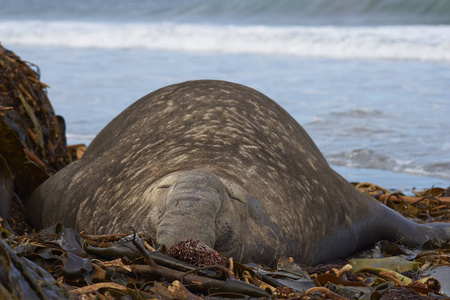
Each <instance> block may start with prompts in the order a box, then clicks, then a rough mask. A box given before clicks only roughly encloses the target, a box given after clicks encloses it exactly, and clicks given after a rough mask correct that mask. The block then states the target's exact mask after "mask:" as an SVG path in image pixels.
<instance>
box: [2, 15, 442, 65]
mask: <svg viewBox="0 0 450 300" xmlns="http://www.w3.org/2000/svg"><path fill="white" fill-rule="evenodd" d="M0 40H1V41H2V42H3V43H4V44H5V45H6V44H15V45H27V46H56V47H73V48H104V49H130V48H133V49H134V48H137V49H149V50H170V51H194V52H213V53H249V54H267V55H294V56H307V57H329V58H372V59H394V60H435V61H450V26H379V27H336V26H317V27H311V26H232V25H204V24H192V23H182V24H180V23H114V22H76V21H4V22H0Z"/></svg>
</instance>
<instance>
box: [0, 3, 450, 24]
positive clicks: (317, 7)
mask: <svg viewBox="0 0 450 300" xmlns="http://www.w3.org/2000/svg"><path fill="white" fill-rule="evenodd" d="M0 7H2V9H1V10H0V17H2V18H3V19H4V18H9V19H14V18H15V19H17V17H20V18H38V19H41V20H55V19H60V20H62V19H64V20H75V19H78V20H79V19H82V20H85V21H86V20H106V19H109V20H116V21H117V20H122V21H124V20H125V21H126V20H139V21H144V22H149V21H155V20H156V21H167V20H170V21H177V22H213V23H217V22H220V23H227V24H230V23H232V24H262V25H269V24H271V25H274V24H281V25H287V24H290V25H319V24H321V25H337V24H339V25H342V24H344V25H358V24H359V25H374V24H375V25H382V24H384V25H399V24H403V25H411V24H421V25H425V24H450V1H448V0H365V1H361V0H339V1H336V0H315V1H314V0H312V1H311V0H283V1H273V0H246V1H242V0H227V1H223V0H171V1H160V0H147V1H123V0H108V1H91V0H78V1H71V0H40V1H35V0H14V1H11V0H0Z"/></svg>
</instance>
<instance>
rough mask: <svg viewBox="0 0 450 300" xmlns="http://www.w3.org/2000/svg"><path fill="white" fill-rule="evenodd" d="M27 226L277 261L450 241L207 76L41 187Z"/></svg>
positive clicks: (160, 95)
mask: <svg viewBox="0 0 450 300" xmlns="http://www.w3.org/2000/svg"><path fill="white" fill-rule="evenodd" d="M28 219H29V221H30V222H31V223H32V224H33V225H34V226H36V227H43V226H48V225H51V224H53V223H55V222H62V223H64V224H65V225H66V226H69V227H73V228H76V229H77V230H85V231H86V232H89V233H92V234H106V233H114V232H124V231H126V230H128V228H129V227H130V226H133V227H135V228H136V229H137V230H138V231H146V232H148V233H150V234H151V235H152V237H153V238H154V239H156V241H157V243H158V244H160V245H162V244H164V245H166V246H170V245H172V244H173V243H175V242H177V241H180V240H184V239H186V238H189V237H192V238H195V239H201V240H203V241H204V242H206V243H207V244H208V245H209V246H211V247H214V248H215V249H217V250H219V251H222V252H223V253H224V254H225V255H227V256H233V257H234V258H235V259H237V260H241V261H248V260H253V261H257V262H261V263H265V264H269V265H271V264H274V263H275V262H276V260H277V259H278V258H279V257H280V256H283V255H287V256H292V257H294V258H295V260H296V261H297V262H301V263H305V264H318V263H322V262H326V261H332V260H334V259H337V258H342V257H345V256H348V255H350V254H351V253H353V252H354V251H356V250H358V249H361V248H363V247H366V246H369V245H371V244H372V243H374V242H376V241H378V240H380V239H388V240H402V241H403V242H405V243H412V244H417V243H419V242H422V241H425V240H427V239H429V238H431V237H441V238H447V237H449V236H450V230H449V227H448V226H446V225H430V226H424V225H418V224H415V223H413V222H410V221H408V220H406V219H404V218H403V217H401V216H400V215H398V214H397V213H395V212H394V211H392V210H390V209H389V208H387V207H385V206H383V205H381V204H379V203H378V202H377V201H375V200H374V199H372V198H371V197H369V196H367V195H364V194H363V193H360V192H359V191H357V190H356V189H355V188H354V187H353V186H352V185H351V184H350V183H348V182H347V181H346V180H345V179H343V178H342V177H341V176H339V175H338V174H337V173H335V172H334V171H333V170H332V169H331V168H330V167H329V165H328V163H327V162H326V161H325V159H324V157H323V156H322V154H321V153H320V151H319V149H318V148H317V147H316V145H315V144H314V142H313V141H312V140H311V138H310V137H309V136H308V134H307V133H306V132H305V131H304V130H303V128H302V127H301V126H300V125H299V124H298V123H297V122H296V121H295V120H294V119H293V118H292V117H291V116H290V115H289V114H288V113H287V112H286V111H285V110H283V109H282V108H281V107H280V106H279V105H277V104H276V103H275V102H274V101H272V100H271V99H269V98H268V97H266V96H264V95H263V94H261V93H259V92H257V91H255V90H253V89H250V88H248V87H245V86H242V85H238V84H234V83H229V82H222V81H207V80H204V81H191V82H185V83H181V84H176V85H172V86H168V87H165V88H162V89H160V90H157V91H155V92H153V93H151V94H149V95H147V96H145V97H143V98H142V99H140V100H139V101H137V102H136V103H134V104H133V105H131V106H130V107H129V108H127V109H126V110H125V111H124V112H122V113H121V114H120V115H119V116H118V117H116V118H115V119H114V120H113V121H112V122H111V123H109V124H108V125H107V126H106V127H105V128H104V129H103V130H102V131H101V132H100V133H99V134H98V136H97V137H96V138H95V139H94V140H93V141H92V144H91V145H90V146H89V148H88V150H87V151H86V153H85V154H84V156H83V158H81V159H80V160H78V161H75V162H74V163H72V164H70V165H69V166H67V167H66V168H64V169H63V170H61V171H60V172H58V173H57V174H56V175H54V176H52V177H51V178H50V179H49V180H48V181H46V182H45V183H44V184H43V185H41V186H40V187H39V189H38V190H37V191H36V192H35V193H34V194H33V197H32V199H31V201H30V203H29V205H28Z"/></svg>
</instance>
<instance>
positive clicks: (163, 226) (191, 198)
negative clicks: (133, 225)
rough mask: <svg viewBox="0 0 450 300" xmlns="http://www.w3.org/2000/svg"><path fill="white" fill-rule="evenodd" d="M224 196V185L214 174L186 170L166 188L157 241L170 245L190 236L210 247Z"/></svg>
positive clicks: (213, 241) (160, 243) (214, 235)
mask: <svg viewBox="0 0 450 300" xmlns="http://www.w3.org/2000/svg"><path fill="white" fill-rule="evenodd" d="M226 197H227V194H226V189H225V186H224V184H223V183H222V181H221V180H220V179H219V178H218V177H217V176H216V175H215V174H213V173H212V172H210V171H207V170H191V171H187V172H186V173H185V174H183V175H182V176H181V177H180V178H178V180H177V181H176V182H175V183H174V184H173V185H172V186H171V187H170V188H169V190H168V191H167V194H166V199H165V205H164V208H163V210H162V211H161V214H160V216H159V221H158V225H157V236H156V240H157V243H158V244H159V245H165V246H166V247H170V246H172V245H173V244H175V243H176V242H179V241H184V240H186V239H188V238H193V239H196V240H197V239H198V240H201V241H203V242H204V243H206V244H207V245H208V246H209V247H211V248H213V247H214V244H215V242H216V239H217V236H216V232H217V225H216V218H217V215H218V214H219V211H220V210H221V208H222V205H223V202H224V201H226Z"/></svg>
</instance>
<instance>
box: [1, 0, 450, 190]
mask: <svg viewBox="0 0 450 300" xmlns="http://www.w3.org/2000/svg"><path fill="white" fill-rule="evenodd" d="M0 7H1V9H0V42H1V43H2V45H3V46H4V47H6V48H8V49H10V50H13V51H14V52H15V53H16V54H18V55H19V56H21V58H22V59H24V60H27V61H30V62H32V63H34V64H36V65H37V66H39V69H40V72H41V80H42V81H43V82H45V83H47V84H48V85H49V86H50V88H49V89H48V95H49V98H50V100H51V102H52V104H53V106H54V109H55V111H56V113H57V114H59V115H62V116H64V118H65V119H66V122H67V136H68V140H69V143H71V144H74V143H80V142H84V143H87V144H89V142H90V141H91V140H92V139H93V138H94V137H95V135H96V134H97V133H98V132H99V131H100V130H101V129H102V128H103V127H104V126H105V125H106V124H107V123H108V122H109V121H110V120H111V119H112V118H114V117H115V116H116V115H117V114H119V113H120V112H121V111H122V110H123V109H124V108H126V107H127V106H128V105H130V104H131V103H133V102H134V101H136V100H137V99H139V98H140V97H142V96H144V95H146V94H147V93H149V92H151V91H154V90H155V89H158V88H161V87H163V86H166V85H169V84H173V83H177V82H181V81H186V80H193V79H221V80H228V81H233V82H238V83H241V84H244V85H248V86H250V87H253V88H255V89H257V90H259V91H261V92H263V93H264V94H266V95H268V96H269V97H270V98H272V99H274V100H275V101H276V102H278V103H279V104H280V105H281V106H282V107H283V108H285V109H286V110H287V111H288V112H289V113H290V114H291V115H292V116H293V117H294V118H295V119H296V120H297V121H298V122H299V123H300V124H301V125H302V126H303V127H304V128H305V129H306V130H307V132H308V133H309V134H310V135H311V137H312V138H313V140H314V141H315V142H316V144H317V145H318V147H319V148H320V149H321V151H322V152H323V154H324V155H325V157H326V158H327V160H328V161H329V163H330V164H331V165H332V166H333V167H334V168H335V169H336V170H337V171H338V172H339V173H341V174H342V175H343V176H344V177H346V178H347V179H349V180H351V181H372V182H374V183H377V184H380V185H383V186H385V187H387V188H401V189H410V188H412V187H417V188H427V187H431V186H433V185H436V186H441V187H444V188H445V187H447V186H448V185H449V184H450V117H449V115H450V89H449V87H450V1H446V0H442V1H438V0H431V1H416V0H368V1H359V0H358V1H356V0H341V1H334V0H322V1H319V0H313V1H294V0H292V1H287V0H285V1H283V0H280V1H271V0H257V1H256V0H254V1H253V0H252V1H249V0H247V1H246V0H239V1H238V0H229V1H215V0H208V1H207V0H189V1H187V0H186V1H183V0H174V1H119V0H109V1H101V0H95V1H88V0H82V1H81V0H80V1H69V0H63V1H62V0H42V1H32V0H15V1H9V0H0ZM181 113H182V112H180V114H181ZM143 130H145V129H143Z"/></svg>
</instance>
